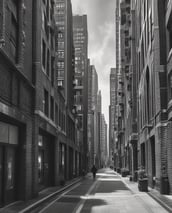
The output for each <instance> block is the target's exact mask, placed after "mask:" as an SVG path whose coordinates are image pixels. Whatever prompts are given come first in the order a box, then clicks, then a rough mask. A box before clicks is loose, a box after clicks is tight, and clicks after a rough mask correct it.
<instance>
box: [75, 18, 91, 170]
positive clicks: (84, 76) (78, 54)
mask: <svg viewBox="0 0 172 213" xmlns="http://www.w3.org/2000/svg"><path fill="white" fill-rule="evenodd" d="M73 39H74V52H75V74H74V81H75V86H74V90H75V100H74V104H75V108H76V115H77V120H78V126H79V128H80V137H79V143H80V145H81V149H82V151H83V154H82V156H83V158H82V161H83V162H82V167H83V168H84V169H85V170H87V162H88V156H87V155H88V144H87V112H88V32H87V16H86V15H83V16H79V15H76V16H73Z"/></svg>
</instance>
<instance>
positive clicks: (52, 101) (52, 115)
mask: <svg viewBox="0 0 172 213" xmlns="http://www.w3.org/2000/svg"><path fill="white" fill-rule="evenodd" d="M50 117H51V119H52V120H54V99H53V97H52V96H51V110H50Z"/></svg>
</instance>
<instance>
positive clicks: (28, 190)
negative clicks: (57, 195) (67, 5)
mask: <svg viewBox="0 0 172 213" xmlns="http://www.w3.org/2000/svg"><path fill="white" fill-rule="evenodd" d="M32 7H33V5H32V1H27V2H21V1H13V0H10V1H4V0H2V1H1V2H0V17H1V18H0V75H1V77H0V207H2V206H4V205H7V204H9V203H12V202H15V201H16V200H25V199H28V198H31V197H32V195H33V191H32V187H33V182H32V174H33V172H34V169H33V167H32V138H33V125H32V124H33V123H32V122H33V114H34V94H35V89H34V88H35V87H34V85H33V82H34V79H35V74H34V72H33V71H32V68H33V67H32V57H33V55H32V53H33V51H32V42H33V40H32V39H33V38H32V22H31V19H30V17H31V16H32V12H33V11H32ZM26 23H28V25H27V26H26ZM26 177H27V178H26Z"/></svg>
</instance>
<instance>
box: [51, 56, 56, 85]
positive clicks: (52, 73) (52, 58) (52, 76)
mask: <svg viewBox="0 0 172 213" xmlns="http://www.w3.org/2000/svg"><path fill="white" fill-rule="evenodd" d="M54 60H55V59H54V57H51V84H52V85H54Z"/></svg>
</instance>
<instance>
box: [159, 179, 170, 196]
mask: <svg viewBox="0 0 172 213" xmlns="http://www.w3.org/2000/svg"><path fill="white" fill-rule="evenodd" d="M160 193H161V194H169V181H168V177H161V179H160Z"/></svg>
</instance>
